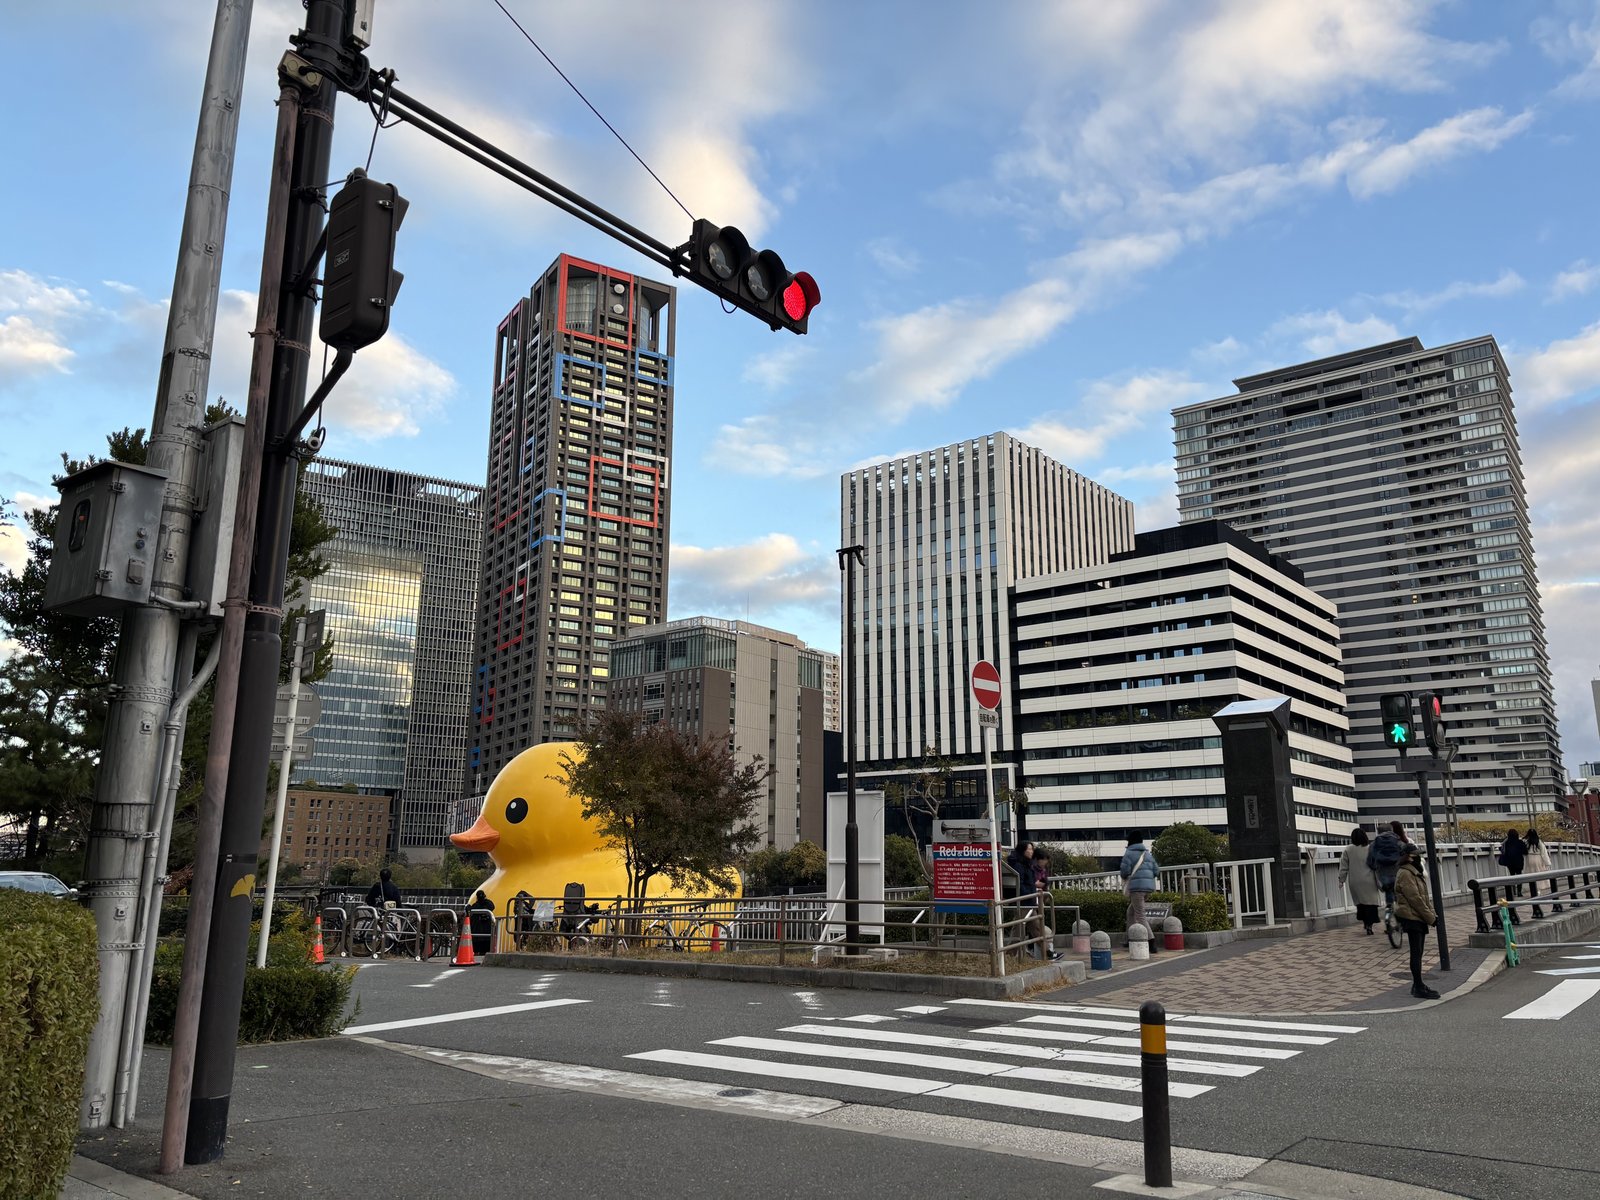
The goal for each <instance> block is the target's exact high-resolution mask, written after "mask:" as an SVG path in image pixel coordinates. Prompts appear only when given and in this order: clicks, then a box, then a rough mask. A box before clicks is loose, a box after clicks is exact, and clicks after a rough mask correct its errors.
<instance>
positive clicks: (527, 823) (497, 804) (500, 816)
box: [450, 742, 738, 914]
mask: <svg viewBox="0 0 1600 1200" xmlns="http://www.w3.org/2000/svg"><path fill="white" fill-rule="evenodd" d="M581 753H582V748H581V747H580V746H579V745H578V743H576V742H544V743H542V744H540V745H537V746H530V747H529V748H528V749H526V750H524V751H523V752H522V753H521V754H519V755H517V756H516V757H515V758H513V759H512V760H511V761H510V762H509V763H507V764H506V765H505V767H504V768H502V770H501V771H500V774H498V775H496V776H495V778H494V782H493V783H492V784H490V785H489V793H488V795H486V796H485V797H484V798H483V808H482V809H481V810H480V811H479V813H478V819H477V820H476V821H474V822H473V823H472V827H471V828H470V829H467V830H465V831H464V832H462V833H452V834H451V835H450V840H451V841H452V842H454V843H455V844H456V845H457V846H459V847H460V848H461V849H463V850H483V851H487V852H488V854H489V857H490V858H491V859H493V860H494V865H495V872H494V874H493V875H491V876H489V878H488V879H487V880H486V881H485V882H484V884H483V891H484V894H485V895H487V896H488V897H489V899H490V900H491V901H493V902H494V908H495V911H496V912H498V913H502V914H503V913H505V912H507V911H508V909H507V902H508V901H509V900H510V899H511V898H512V897H513V896H515V895H516V894H517V893H518V892H519V891H520V892H527V893H528V895H530V896H536V897H540V898H545V899H548V898H552V897H559V896H561V895H562V893H563V890H564V889H565V888H566V886H567V884H569V883H581V884H583V886H584V889H585V891H586V893H587V896H586V899H587V900H588V901H589V902H590V903H594V902H595V901H597V900H601V901H605V900H611V899H614V898H615V897H617V896H624V895H626V894H627V891H628V873H627V870H626V869H625V868H624V866H623V864H622V852H621V851H620V850H619V849H617V848H616V847H615V846H608V845H606V844H605V843H604V841H603V840H602V838H601V836H600V832H599V829H598V827H597V825H596V823H595V822H592V821H585V820H584V819H583V802H582V801H581V800H580V799H579V798H578V797H576V796H574V795H573V794H572V793H571V792H569V791H567V789H566V787H565V786H564V785H563V784H562V783H561V782H560V777H561V774H562V770H561V756H562V755H563V754H568V755H574V756H576V755H578V754H581ZM552 776H554V777H555V778H552ZM737 879H738V877H737V875H734V876H733V877H732V882H734V883H735V884H736V883H737ZM649 893H650V895H652V896H672V895H681V894H682V893H680V892H676V891H675V890H674V889H672V887H671V885H670V884H669V883H668V881H667V880H666V879H662V878H658V879H654V880H652V881H651V883H650V887H649ZM696 894H703V893H696Z"/></svg>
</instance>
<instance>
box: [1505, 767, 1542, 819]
mask: <svg viewBox="0 0 1600 1200" xmlns="http://www.w3.org/2000/svg"><path fill="white" fill-rule="evenodd" d="M1511 766H1512V767H1513V769H1515V771H1516V772H1517V774H1518V775H1519V776H1520V777H1521V779H1522V802H1523V803H1524V804H1526V805H1527V806H1528V828H1529V829H1537V828H1539V822H1538V820H1537V819H1536V818H1535V816H1534V811H1533V773H1534V772H1535V771H1537V770H1538V769H1539V764H1538V763H1536V762H1515V763H1512V764H1511Z"/></svg>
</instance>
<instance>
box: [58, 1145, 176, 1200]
mask: <svg viewBox="0 0 1600 1200" xmlns="http://www.w3.org/2000/svg"><path fill="white" fill-rule="evenodd" d="M106 1198H110V1200H194V1197H193V1196H191V1195H190V1194H189V1193H188V1192H179V1191H175V1190H174V1189H172V1188H169V1187H167V1186H166V1184H163V1183H156V1182H155V1181H154V1180H151V1179H144V1178H141V1177H140V1176H138V1175H129V1174H128V1173H127V1172H126V1171H119V1170H117V1169H116V1168H115V1167H108V1166H106V1165H105V1164H104V1163H102V1162H96V1161H95V1160H94V1159H92V1158H85V1157H84V1156H83V1155H81V1154H74V1155H73V1156H72V1165H71V1166H70V1167H68V1168H67V1178H66V1182H65V1184H64V1186H63V1187H62V1189H61V1200H106Z"/></svg>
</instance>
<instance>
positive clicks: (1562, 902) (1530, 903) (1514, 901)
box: [1467, 862, 1600, 933]
mask: <svg viewBox="0 0 1600 1200" xmlns="http://www.w3.org/2000/svg"><path fill="white" fill-rule="evenodd" d="M1546 880H1548V881H1549V883H1550V888H1549V890H1548V891H1547V892H1545V894H1544V895H1542V896H1541V895H1539V885H1540V884H1541V883H1544V882H1545V881H1546ZM1563 880H1565V881H1566V886H1565V887H1557V886H1556V885H1557V884H1558V883H1561V882H1562V881H1563ZM1523 885H1527V888H1528V895H1527V898H1526V899H1524V898H1523V895H1522V889H1523ZM1597 888H1600V862H1592V863H1589V864H1588V865H1587V866H1585V867H1580V868H1572V867H1557V868H1556V869H1555V870H1552V871H1532V872H1528V873H1526V874H1523V875H1496V876H1491V877H1490V878H1488V879H1469V880H1467V889H1468V890H1469V891H1470V892H1471V893H1472V908H1473V915H1474V916H1475V917H1476V919H1477V930H1478V932H1479V933H1487V932H1489V929H1490V923H1489V913H1491V912H1494V911H1497V910H1499V909H1500V908H1501V906H1502V905H1503V906H1504V907H1505V909H1506V911H1507V912H1508V913H1509V914H1510V920H1511V921H1512V923H1513V924H1516V923H1519V922H1520V918H1518V916H1517V915H1516V910H1517V909H1519V908H1533V907H1535V906H1538V907H1541V908H1542V907H1543V906H1544V905H1545V904H1549V905H1550V906H1551V908H1552V909H1553V910H1554V911H1556V912H1560V911H1561V910H1562V909H1563V908H1565V907H1573V908H1578V907H1585V906H1588V905H1592V904H1594V903H1595V891H1596V889H1597ZM1502 892H1503V893H1504V895H1501V894H1500V893H1502ZM1580 892H1581V893H1582V895H1581V896H1580V895H1579V893H1580ZM1497 919H1498V918H1497Z"/></svg>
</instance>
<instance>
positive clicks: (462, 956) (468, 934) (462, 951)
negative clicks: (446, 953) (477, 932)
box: [450, 909, 478, 967]
mask: <svg viewBox="0 0 1600 1200" xmlns="http://www.w3.org/2000/svg"><path fill="white" fill-rule="evenodd" d="M450 965H451V966H453V967H475V966H477V965H478V960H477V958H475V957H474V956H473V953H472V910H471V909H468V910H467V911H466V912H464V913H462V914H461V936H460V937H458V938H456V956H455V957H454V958H452V959H451V960H450Z"/></svg>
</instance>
